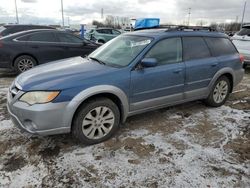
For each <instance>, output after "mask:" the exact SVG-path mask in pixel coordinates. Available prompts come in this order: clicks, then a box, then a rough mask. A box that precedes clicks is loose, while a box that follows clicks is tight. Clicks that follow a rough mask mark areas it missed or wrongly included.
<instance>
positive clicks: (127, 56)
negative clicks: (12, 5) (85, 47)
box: [89, 35, 152, 67]
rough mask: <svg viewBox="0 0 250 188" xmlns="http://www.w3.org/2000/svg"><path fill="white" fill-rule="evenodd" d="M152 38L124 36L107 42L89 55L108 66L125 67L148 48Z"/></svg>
mask: <svg viewBox="0 0 250 188" xmlns="http://www.w3.org/2000/svg"><path fill="white" fill-rule="evenodd" d="M151 41H152V38H149V37H142V36H132V35H124V36H119V37H116V38H115V39H113V40H111V41H109V42H107V43H106V44H104V45H103V46H101V47H100V48H98V49H97V50H95V51H94V52H93V53H91V54H90V55H89V57H90V58H91V57H92V58H96V59H98V60H100V61H102V62H104V63H105V64H106V65H110V66H117V67H125V66H127V65H129V64H130V63H131V62H132V61H133V60H134V58H136V57H137V55H139V53H140V52H141V51H142V50H143V49H144V48H145V47H146V46H148V45H149V44H150V43H151Z"/></svg>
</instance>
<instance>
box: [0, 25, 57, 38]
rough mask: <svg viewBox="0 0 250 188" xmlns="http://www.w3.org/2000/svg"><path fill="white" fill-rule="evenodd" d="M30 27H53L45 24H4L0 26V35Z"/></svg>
mask: <svg viewBox="0 0 250 188" xmlns="http://www.w3.org/2000/svg"><path fill="white" fill-rule="evenodd" d="M32 29H55V28H53V27H50V26H45V25H16V24H15V25H14V24H13V25H4V26H1V27H0V37H4V36H7V35H10V34H13V33H17V32H21V31H26V30H32Z"/></svg>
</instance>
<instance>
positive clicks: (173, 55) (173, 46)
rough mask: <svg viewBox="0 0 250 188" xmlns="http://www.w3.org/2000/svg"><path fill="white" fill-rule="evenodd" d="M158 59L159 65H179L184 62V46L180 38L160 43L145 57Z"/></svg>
mask: <svg viewBox="0 0 250 188" xmlns="http://www.w3.org/2000/svg"><path fill="white" fill-rule="evenodd" d="M145 57H147V58H156V59H157V61H158V64H169V63H177V62H180V61H182V45H181V39H180V38H170V39H164V40H162V41H160V42H158V43H157V44H156V45H155V46H153V48H152V49H151V50H150V51H149V52H148V53H147V55H146V56H145Z"/></svg>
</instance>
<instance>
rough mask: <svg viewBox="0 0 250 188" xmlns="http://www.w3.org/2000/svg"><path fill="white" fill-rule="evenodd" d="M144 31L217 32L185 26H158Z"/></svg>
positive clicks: (210, 28) (209, 28)
mask: <svg viewBox="0 0 250 188" xmlns="http://www.w3.org/2000/svg"><path fill="white" fill-rule="evenodd" d="M144 29H166V31H165V32H169V31H210V32H213V31H217V29H215V28H213V27H203V26H185V25H160V26H158V27H152V28H144ZM144 29H140V30H144ZM138 30H139V29H138Z"/></svg>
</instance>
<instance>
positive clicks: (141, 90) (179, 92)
mask: <svg viewBox="0 0 250 188" xmlns="http://www.w3.org/2000/svg"><path fill="white" fill-rule="evenodd" d="M144 57H145V58H155V59H156V60H157V62H158V65H157V66H155V67H147V68H146V67H144V68H140V69H138V68H136V69H134V70H132V71H131V90H130V101H131V102H130V111H140V110H146V109H150V108H153V107H157V106H163V105H166V104H170V103H173V102H177V101H181V100H183V93H184V75H185V64H184V62H183V61H182V42H181V38H169V39H163V40H161V41H159V42H158V43H156V44H155V45H154V46H153V47H152V48H151V49H150V50H149V51H148V52H147V54H146V55H145V56H144Z"/></svg>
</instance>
